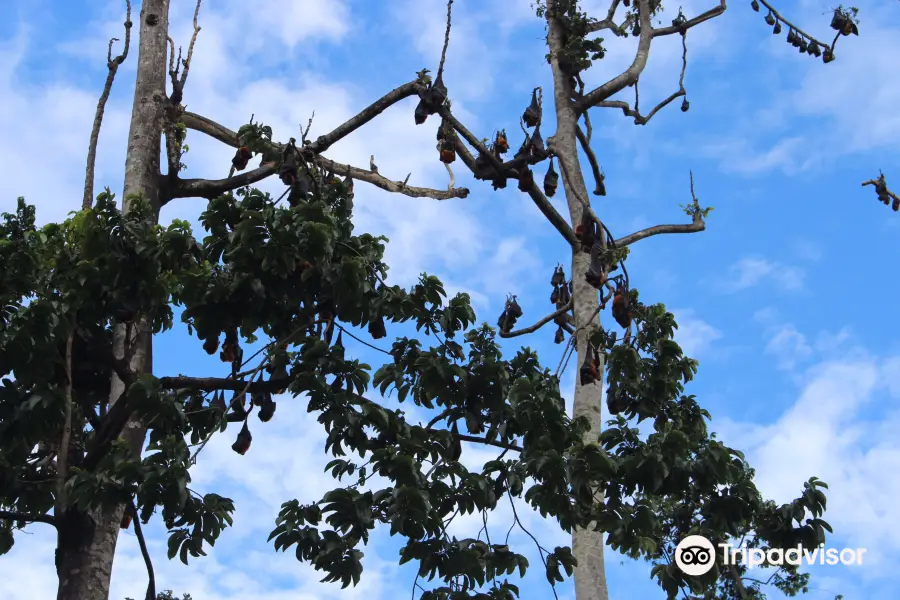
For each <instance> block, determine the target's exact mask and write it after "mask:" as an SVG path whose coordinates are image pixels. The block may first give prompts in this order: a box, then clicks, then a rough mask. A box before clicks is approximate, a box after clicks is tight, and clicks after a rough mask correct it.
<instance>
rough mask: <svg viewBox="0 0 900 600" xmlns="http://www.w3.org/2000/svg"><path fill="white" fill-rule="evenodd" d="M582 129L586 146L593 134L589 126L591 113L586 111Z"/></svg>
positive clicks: (592, 129)
mask: <svg viewBox="0 0 900 600" xmlns="http://www.w3.org/2000/svg"><path fill="white" fill-rule="evenodd" d="M635 87H636V86H635ZM584 130H585V133H586V134H587V135H586V137H585V139H586V140H587V143H588V146H590V145H591V137H592V136H593V135H594V128H593V127H592V126H591V115H590V113H589V112H587V111H585V112H584Z"/></svg>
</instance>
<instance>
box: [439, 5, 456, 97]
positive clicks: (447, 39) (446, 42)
mask: <svg viewBox="0 0 900 600" xmlns="http://www.w3.org/2000/svg"><path fill="white" fill-rule="evenodd" d="M452 8H453V0H447V30H446V31H445V32H444V47H443V48H442V49H441V62H440V64H438V72H437V76H436V77H435V81H437V80H438V79H440V78H441V76H442V75H443V74H444V61H445V60H447V47H448V46H449V45H450V17H451V10H452Z"/></svg>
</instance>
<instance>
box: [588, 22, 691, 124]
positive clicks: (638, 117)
mask: <svg viewBox="0 0 900 600" xmlns="http://www.w3.org/2000/svg"><path fill="white" fill-rule="evenodd" d="M681 48H682V52H681V74H680V75H679V77H678V90H677V91H676V92H673V93H672V94H671V95H669V97H667V98H666V99H665V100H663V101H662V102H660V103H659V104H657V105H656V106H654V107H653V109H652V110H651V111H650V112H649V113H647V114H646V115H642V114H641V113H640V110H639V109H638V100H639V96H638V89H637V88H638V82H637V80H636V81H635V83H634V109H632V108H631V107H630V106H629V105H628V103H627V102H624V101H622V100H606V101H604V102H598V103H597V104H595V105H594V106H595V107H597V108H619V109H621V110H622V112H623V113H625V116H627V117H632V118H633V119H634V124H635V125H646V124H647V122H648V121H649V120H650V119H652V118H653V115H655V114H656V113H658V112H659V111H660V110H662V109H663V108H665V107H666V106H668V105H669V104H671V103H672V101H674V100H675V99H676V98H680V97H682V96H685V95H687V91H686V90H685V89H684V74H685V72H686V71H687V36H682V38H681ZM585 114H587V113H585Z"/></svg>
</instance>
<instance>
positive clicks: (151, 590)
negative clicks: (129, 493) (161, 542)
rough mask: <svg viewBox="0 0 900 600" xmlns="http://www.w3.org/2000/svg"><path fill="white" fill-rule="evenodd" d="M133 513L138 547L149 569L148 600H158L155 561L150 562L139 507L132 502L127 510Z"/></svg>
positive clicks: (132, 518)
mask: <svg viewBox="0 0 900 600" xmlns="http://www.w3.org/2000/svg"><path fill="white" fill-rule="evenodd" d="M125 510H126V511H128V512H130V513H131V520H132V521H133V522H134V534H135V535H136V536H137V540H138V546H140V548H141V556H142V557H143V558H144V565H145V566H146V567H147V596H146V600H156V577H155V576H154V574H153V561H151V560H150V553H149V552H148V551H147V541H146V540H145V539H144V531H143V528H142V527H141V519H140V517H139V515H138V512H137V507H136V506H135V505H134V500H132V501H131V502H130V503H129V505H128V506H127V507H126V508H125Z"/></svg>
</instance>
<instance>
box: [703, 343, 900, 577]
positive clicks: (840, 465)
mask: <svg viewBox="0 0 900 600" xmlns="http://www.w3.org/2000/svg"><path fill="white" fill-rule="evenodd" d="M897 361H898V358H897V357H891V358H889V359H888V360H886V361H878V360H875V359H872V358H871V357H869V358H867V359H859V360H852V361H835V362H830V361H829V362H825V363H820V364H818V365H816V366H815V367H813V368H811V369H809V370H808V371H807V372H806V375H805V376H804V381H803V386H802V389H801V390H800V391H799V394H798V397H797V401H796V403H795V404H794V405H793V406H791V407H790V408H788V409H787V410H785V411H784V412H783V413H782V414H781V415H780V416H778V418H777V419H776V420H775V422H774V423H771V424H766V425H756V424H751V423H740V422H734V421H730V420H728V419H717V421H716V424H717V429H719V430H720V432H721V433H722V436H721V437H722V439H723V441H724V442H725V443H727V444H729V445H731V446H733V447H736V448H741V449H742V450H744V451H745V452H746V454H747V457H748V460H749V461H750V463H751V465H752V466H753V467H754V468H755V469H756V470H757V477H756V481H757V485H758V487H759V488H760V490H761V491H762V492H763V493H764V494H765V495H766V496H768V497H771V498H772V499H774V500H775V501H777V502H779V503H782V502H788V501H790V500H791V499H793V498H794V497H796V496H797V495H798V494H799V493H800V491H801V490H802V483H803V482H804V481H805V480H806V479H808V478H809V477H812V476H816V477H819V478H821V479H822V480H824V481H825V482H827V483H828V485H829V490H828V491H827V492H826V493H827V496H828V510H827V512H826V514H825V519H826V520H827V521H828V522H829V523H830V524H831V525H832V526H833V527H834V529H835V535H836V536H837V537H838V539H839V540H841V542H842V543H844V542H846V543H847V544H848V545H852V546H855V547H865V548H868V549H869V555H868V557H872V559H873V560H872V562H871V565H875V566H874V567H864V568H866V569H867V576H873V577H877V576H886V572H881V573H880V574H879V572H878V567H877V565H879V564H884V561H886V560H889V557H890V556H892V555H893V554H892V553H895V552H897V551H898V550H900V543H898V539H900V537H898V535H900V526H898V525H897V523H896V521H895V520H892V519H891V518H890V517H889V515H891V514H892V513H893V512H894V511H895V504H896V497H897V495H898V494H900V483H898V482H897V481H896V480H895V478H891V477H887V478H886V477H884V476H883V474H884V473H893V472H894V471H896V469H897V466H898V465H900V442H898V440H897V437H896V429H895V427H896V426H897V425H898V424H900V412H898V408H900V407H898V405H897V402H896V401H897V399H898V397H900V395H898V394H897V391H898V390H897V389H895V381H896V374H897V372H896V369H897V366H896V365H897V364H898V362H897ZM889 386H890V387H889ZM886 392H890V393H891V395H890V396H889V395H888V394H886ZM876 402H877V403H878V404H880V406H881V408H882V409H883V411H884V417H882V418H880V419H878V421H879V423H877V424H876V423H874V422H873V421H872V419H873V415H872V412H870V411H871V409H872V408H873V404H874V403H876ZM832 545H834V544H832Z"/></svg>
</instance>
